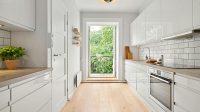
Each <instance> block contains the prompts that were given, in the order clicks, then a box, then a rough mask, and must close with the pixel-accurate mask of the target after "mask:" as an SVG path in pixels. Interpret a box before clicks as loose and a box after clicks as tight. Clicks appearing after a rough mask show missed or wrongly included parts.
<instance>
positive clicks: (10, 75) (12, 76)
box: [0, 68, 52, 87]
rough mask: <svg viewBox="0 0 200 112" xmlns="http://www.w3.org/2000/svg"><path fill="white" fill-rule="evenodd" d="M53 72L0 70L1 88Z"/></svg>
mask: <svg viewBox="0 0 200 112" xmlns="http://www.w3.org/2000/svg"><path fill="white" fill-rule="evenodd" d="M51 70H52V69H51V68H18V69H17V70H6V69H0V87H3V86H7V85H10V84H14V83H17V82H19V81H22V80H25V79H28V78H32V77H35V76H38V75H42V74H43V73H46V72H49V71H51Z"/></svg>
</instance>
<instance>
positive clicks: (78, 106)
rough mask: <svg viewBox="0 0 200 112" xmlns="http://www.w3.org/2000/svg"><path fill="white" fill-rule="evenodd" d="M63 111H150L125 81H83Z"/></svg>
mask: <svg viewBox="0 0 200 112" xmlns="http://www.w3.org/2000/svg"><path fill="white" fill-rule="evenodd" d="M62 112H150V110H149V109H148V108H147V106H145V104H144V103H143V102H142V101H141V100H140V98H138V96H137V95H136V94H135V93H134V92H132V91H131V89H130V88H129V87H128V86H127V84H124V83H83V84H81V85H80V86H79V88H78V89H77V91H76V93H75V95H74V96H73V97H72V99H71V101H70V102H68V103H67V104H66V105H65V107H64V109H63V111H62Z"/></svg>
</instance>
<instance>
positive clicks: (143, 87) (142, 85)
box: [137, 67, 149, 99]
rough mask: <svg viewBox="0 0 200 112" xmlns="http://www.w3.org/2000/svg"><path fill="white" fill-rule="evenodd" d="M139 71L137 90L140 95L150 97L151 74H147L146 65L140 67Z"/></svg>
mask: <svg viewBox="0 0 200 112" xmlns="http://www.w3.org/2000/svg"><path fill="white" fill-rule="evenodd" d="M138 69H139V72H138V74H137V91H138V92H139V93H140V95H141V96H142V97H143V98H145V99H148V97H149V76H148V74H147V69H146V67H142V68H138Z"/></svg>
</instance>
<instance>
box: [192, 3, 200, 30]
mask: <svg viewBox="0 0 200 112" xmlns="http://www.w3.org/2000/svg"><path fill="white" fill-rule="evenodd" d="M193 27H194V28H200V0H193Z"/></svg>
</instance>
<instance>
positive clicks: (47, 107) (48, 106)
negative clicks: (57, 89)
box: [39, 101, 52, 112]
mask: <svg viewBox="0 0 200 112" xmlns="http://www.w3.org/2000/svg"><path fill="white" fill-rule="evenodd" d="M51 106H52V105H51V101H49V102H48V103H47V104H45V105H44V107H43V108H42V109H41V110H39V112H52V108H51Z"/></svg>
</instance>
